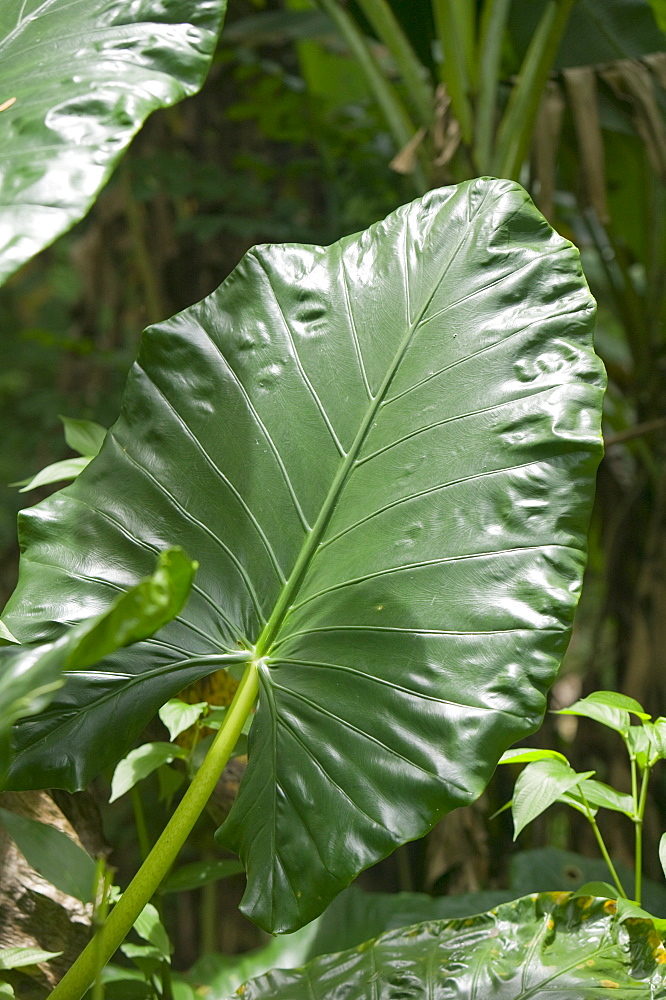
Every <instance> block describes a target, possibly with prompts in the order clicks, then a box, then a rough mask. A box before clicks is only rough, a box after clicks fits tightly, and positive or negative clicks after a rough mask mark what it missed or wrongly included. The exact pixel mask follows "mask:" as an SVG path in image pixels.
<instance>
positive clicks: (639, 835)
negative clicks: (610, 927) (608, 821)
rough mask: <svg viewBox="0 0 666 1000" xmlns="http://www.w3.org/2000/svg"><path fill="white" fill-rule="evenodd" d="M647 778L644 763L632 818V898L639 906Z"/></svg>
mask: <svg viewBox="0 0 666 1000" xmlns="http://www.w3.org/2000/svg"><path fill="white" fill-rule="evenodd" d="M649 780H650V766H649V764H648V763H646V765H645V770H644V771H643V778H642V781H641V794H640V798H639V800H638V808H637V809H636V817H635V819H634V826H635V835H636V851H635V859H634V864H635V870H634V899H635V900H636V902H637V903H638V905H639V906H640V905H641V894H642V891H643V818H644V816H645V805H646V802H647V790H648V782H649Z"/></svg>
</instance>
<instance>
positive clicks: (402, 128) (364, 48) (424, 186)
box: [318, 0, 428, 194]
mask: <svg viewBox="0 0 666 1000" xmlns="http://www.w3.org/2000/svg"><path fill="white" fill-rule="evenodd" d="M318 3H319V6H320V7H321V8H322V9H323V10H325V11H326V13H327V14H328V16H329V17H330V18H331V20H332V21H333V23H334V24H335V26H336V27H337V29H338V31H339V32H340V34H341V35H342V37H343V38H344V40H345V42H346V43H347V46H348V47H349V50H350V52H351V54H352V55H353V56H354V58H355V60H356V62H357V64H358V66H359V68H360V69H361V71H362V72H363V74H364V76H365V79H366V83H367V84H368V87H369V89H370V92H371V94H372V96H373V97H374V99H375V100H376V102H377V104H378V105H379V108H380V111H381V112H382V114H383V116H384V119H385V121H386V124H387V125H388V127H389V130H390V131H391V133H392V135H393V138H394V139H395V142H396V145H397V147H398V150H400V149H402V148H403V147H404V146H406V145H407V143H408V142H409V141H410V140H411V139H413V138H414V133H415V132H416V127H415V126H414V124H413V122H412V121H411V119H410V117H409V115H408V113H407V110H406V108H405V106H404V104H403V103H402V101H401V100H400V98H399V97H398V95H397V94H396V92H395V88H394V87H392V86H391V84H390V83H389V82H388V80H387V79H386V78H385V76H384V74H383V73H382V71H381V69H380V67H379V65H378V63H377V60H376V59H375V57H374V56H373V54H372V52H371V51H370V49H369V47H368V45H367V43H366V41H365V38H364V37H363V33H362V32H361V31H360V29H359V27H358V25H357V24H356V22H355V21H354V19H353V18H352V17H351V16H350V15H349V14H348V13H347V11H346V10H344V9H343V8H342V7H341V6H340V4H339V3H338V2H337V0H318ZM414 183H415V187H416V189H417V191H418V192H419V193H420V194H423V193H425V192H426V191H427V190H428V183H427V180H426V177H425V174H424V172H423V168H422V167H421V166H420V165H417V167H416V170H415V171H414Z"/></svg>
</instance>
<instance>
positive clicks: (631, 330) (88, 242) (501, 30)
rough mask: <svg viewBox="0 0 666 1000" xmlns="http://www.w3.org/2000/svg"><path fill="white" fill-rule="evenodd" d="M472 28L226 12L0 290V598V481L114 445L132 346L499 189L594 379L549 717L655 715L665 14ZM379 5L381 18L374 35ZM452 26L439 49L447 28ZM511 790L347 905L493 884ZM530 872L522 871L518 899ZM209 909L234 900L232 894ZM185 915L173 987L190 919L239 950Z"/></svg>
mask: <svg viewBox="0 0 666 1000" xmlns="http://www.w3.org/2000/svg"><path fill="white" fill-rule="evenodd" d="M476 6H477V10H476V11H475V10H474V4H473V3H471V2H470V3H462V4H461V3H458V2H457V0H433V2H432V3H431V2H430V0H390V4H386V3H385V2H384V0H358V2H353V0H349V2H348V3H345V2H343V0H318V2H315V0H230V3H229V12H228V17H227V24H226V27H225V30H224V32H223V35H222V38H221V41H220V44H219V47H218V51H217V54H216V57H215V61H214V65H213V69H212V71H211V73H210V76H209V79H208V81H207V83H206V85H205V86H204V88H203V90H202V91H201V93H200V94H199V95H197V96H196V97H194V98H192V99H190V100H188V101H186V102H184V103H183V104H180V105H178V106H176V107H174V108H171V109H169V110H166V111H163V112H159V113H157V114H155V115H153V117H152V118H151V119H150V120H149V121H148V123H147V125H146V126H145V128H144V129H143V130H142V131H141V133H140V134H139V135H138V137H137V138H136V140H135V141H134V143H133V145H132V147H131V149H130V151H129V153H128V155H127V156H126V157H125V159H124V161H123V163H122V165H121V167H120V169H119V170H118V171H117V172H116V174H115V176H114V177H113V179H112V180H111V182H110V183H109V185H108V186H107V188H106V189H105V190H104V192H103V193H102V196H101V197H100V198H99V200H98V202H97V204H96V205H95V207H94V209H93V210H92V211H91V213H90V214H89V215H88V217H87V218H86V219H85V220H84V221H83V222H81V223H80V224H78V225H77V226H76V227H75V228H74V229H73V230H72V231H71V232H70V233H69V234H67V235H66V236H65V237H63V238H61V239H60V240H59V241H58V242H57V243H55V244H54V245H53V246H52V247H51V248H50V249H48V250H46V251H45V252H43V253H42V254H40V255H39V256H38V257H37V258H35V259H33V260H32V261H31V262H30V263H29V264H28V265H26V266H25V267H23V269H22V270H21V271H19V272H18V273H17V274H16V275H14V277H13V278H12V279H10V281H9V282H8V283H7V285H6V286H5V287H4V288H3V290H2V291H1V292H0V331H1V335H2V345H3V365H2V368H1V369H0V420H1V421H2V428H3V434H2V436H1V437H0V549H1V550H2V561H1V563H0V566H1V572H0V591H1V592H2V593H1V595H0V596H2V598H3V599H4V598H6V597H7V596H8V595H9V593H10V591H11V589H12V587H13V585H14V582H15V575H16V567H17V556H18V551H17V543H16V533H15V519H16V512H17V510H18V509H19V507H20V506H23V505H24V504H25V497H23V496H19V495H18V493H17V491H16V489H13V488H10V487H9V486H8V485H7V484H8V483H10V482H13V481H15V480H20V479H22V478H23V477H25V476H27V475H29V474H31V473H34V472H36V471H37V470H38V469H40V468H42V467H43V466H45V465H47V464H48V463H50V462H53V461H57V460H59V459H62V458H65V457H67V456H68V455H69V454H70V453H69V451H68V449H67V448H66V445H65V443H64V438H63V434H62V425H61V423H60V421H59V420H58V414H64V415H66V416H69V417H77V418H87V419H93V420H96V421H98V422H99V423H101V424H103V425H105V426H109V425H110V424H111V423H112V422H113V420H114V419H115V416H116V414H117V411H118V407H119V399H120V394H121V391H122V386H123V384H124V381H125V377H126V374H127V371H128V368H129V365H130V363H131V361H132V359H133V357H134V355H135V353H136V350H137V347H138V342H139V337H140V331H141V330H142V329H143V328H144V327H145V326H146V325H147V324H149V323H151V322H154V321H156V320H160V319H163V318H165V317H167V316H169V315H171V314H172V313H174V312H176V311H178V310H180V309H182V308H184V307H186V306H188V305H190V304H191V303H193V302H195V301H197V300H199V299H201V298H202V297H203V296H205V295H206V294H208V293H209V292H211V291H212V290H213V289H214V288H216V287H217V286H218V285H219V284H220V282H221V281H222V280H223V279H224V278H225V276H226V275H227V274H228V273H229V272H230V270H231V269H232V268H233V267H234V265H235V264H236V263H237V261H238V260H239V258H240V257H241V256H242V254H243V253H244V252H245V251H246V250H247V249H248V248H249V247H250V246H252V245H253V244H256V243H262V242H291V241H294V242H305V243H309V242H311V243H323V244H327V243H330V242H332V241H334V240H336V239H338V238H339V237H341V236H343V235H345V234H348V233H351V232H354V231H357V230H360V229H363V228H365V227H366V226H368V225H369V224H371V223H372V222H373V221H375V220H377V219H378V218H381V217H382V216H384V215H386V214H387V213H388V212H390V211H391V210H392V209H394V208H395V207H397V206H398V205H399V204H401V203H403V202H405V201H407V200H409V199H411V198H413V197H415V196H416V195H417V194H418V193H420V192H421V191H422V190H424V189H427V188H428V187H432V186H435V185H438V184H442V183H450V182H455V181H459V180H462V179H464V178H465V177H468V176H473V175H475V174H477V173H490V172H495V173H499V174H504V175H508V176H515V177H517V178H518V179H520V181H521V182H522V183H523V184H524V185H525V186H526V187H527V188H528V189H529V190H530V192H531V193H532V196H533V197H534V198H535V200H536V202H537V204H538V205H539V206H540V208H541V209H542V211H543V212H544V214H545V215H546V216H547V217H548V218H549V220H550V221H551V223H552V224H553V225H554V226H555V227H556V228H557V229H558V230H559V231H560V232H561V233H563V234H564V235H565V236H567V237H568V238H570V239H572V240H573V241H574V242H575V243H576V244H577V245H578V246H579V247H580V249H581V253H582V257H583V264H584V268H585V273H586V275H587V278H588V281H589V283H590V285H591V287H592V290H593V293H594V294H595V296H596V298H597V300H598V303H599V318H598V327H597V347H598V350H599V352H600V354H601V355H602V357H603V359H604V361H605V363H606V366H607V369H608V373H609V392H608V396H607V403H606V413H605V427H604V433H605V437H606V443H607V455H606V458H605V460H604V462H603V465H602V468H601V472H600V478H599V487H598V496H597V505H596V509H595V513H594V517H593V523H592V528H591V534H590V561H589V568H588V574H587V580H586V585H585V588H584V592H583V598H582V601H581V607H580V612H579V615H578V619H577V623H576V629H575V632H574V638H573V640H572V643H571V646H570V650H569V653H568V655H567V660H566V662H565V665H564V668H563V671H562V675H561V679H560V680H559V681H558V683H557V685H556V686H555V688H554V690H553V694H552V700H553V707H560V706H561V705H563V704H569V703H570V702H572V701H573V700H575V698H576V697H578V696H579V694H580V693H587V692H589V691H590V690H593V689H594V688H599V687H602V688H608V689H615V690H619V691H624V692H626V693H627V694H630V695H632V696H634V697H635V698H637V699H638V700H639V701H640V702H642V703H643V704H644V705H645V707H646V708H647V710H648V711H649V712H651V713H653V714H655V715H659V714H666V669H665V663H664V649H666V466H665V464H664V458H665V455H664V451H665V448H664V440H665V439H666V433H665V432H666V329H665V319H666V36H664V34H663V31H662V30H661V29H664V28H666V10H665V8H664V4H663V2H662V0H654V2H653V3H652V4H651V3H649V2H648V0H579V2H578V3H576V4H574V3H571V2H569V0H514V2H513V3H511V2H509V0H506V2H505V0H486V2H485V3H482V2H480V0H479V3H478V4H477V5H476ZM387 7H388V9H389V11H390V13H391V15H392V16H393V17H395V19H396V20H395V21H390V22H387V21H386V18H385V14H386V9H387ZM456 11H457V12H458V15H460V19H459V21H458V23H457V28H456V31H458V30H459V34H458V36H456V35H455V32H453V33H451V32H449V31H448V28H447V31H444V30H443V25H444V24H446V25H447V26H448V25H450V23H451V22H450V21H448V20H447V18H450V17H452V18H453V19H454V21H455V17H456V16H457V15H456ZM461 11H463V13H462V14H461V13H460V12H461ZM465 11H467V13H464V12H465ZM470 12H471V13H472V15H475V14H476V13H479V14H483V15H484V16H483V17H479V19H478V22H477V21H476V18H475V17H474V18H473V21H474V24H473V27H472V29H471V35H472V36H473V37H470V25H469V23H466V18H467V15H468V14H469V13H470ZM491 15H492V17H495V18H498V20H497V21H492V17H491ZM557 17H560V19H561V24H559V25H558V24H556V23H554V22H553V20H552V19H553V18H555V19H557ZM548 18H550V19H551V20H550V21H548ZM544 25H545V27H544ZM540 26H541V27H540ZM546 29H548V31H550V34H547V33H546V34H544V32H546ZM540 31H541V35H540ZM539 38H541V39H542V44H541V43H539V44H541V49H539V48H538V44H537V43H538V40H539ZM544 39H545V41H544ZM535 40H536V41H535ZM470 52H471V53H472V55H471V57H470V58H469V59H467V55H468V54H469V53H470ZM475 54H476V55H475ZM459 56H460V57H461V58H458V57H459ZM466 60H467V61H466ZM484 109H485V110H484ZM49 489H50V488H49ZM46 493H47V490H46V489H44V488H42V489H41V490H36V491H34V493H32V494H29V502H36V501H37V500H38V499H41V497H42V496H45V495H46ZM175 541H177V540H175ZM3 603H4V600H3ZM558 727H559V728H556V726H555V724H554V723H553V722H552V721H551V719H550V717H548V718H547V721H546V724H545V726H544V728H543V730H542V731H541V732H540V733H539V734H537V735H536V737H535V744H536V745H543V746H551V747H557V748H558V749H561V750H564V752H566V753H567V754H568V755H569V756H570V758H571V760H572V763H573V764H574V766H576V767H578V768H579V769H582V768H588V767H589V768H595V769H596V770H597V776H598V777H599V778H600V779H601V780H605V781H609V782H610V783H612V784H614V785H615V786H616V787H621V788H622V787H625V786H627V784H628V781H629V775H628V768H627V766H626V761H625V760H624V758H623V756H622V750H621V745H620V741H619V740H617V743H616V742H614V738H613V734H608V736H606V731H605V730H600V727H596V728H594V727H590V728H589V729H588V727H587V725H586V724H585V720H581V721H580V723H579V725H578V726H577V725H576V722H575V721H574V720H573V719H568V720H560V721H559V722H558ZM576 729H577V730H578V731H577V732H576ZM574 736H576V742H575V744H573V745H572V740H573V737H574ZM508 771H509V769H505V771H504V773H503V774H502V775H498V777H497V778H496V779H495V783H494V784H493V785H492V786H491V788H490V789H489V791H488V792H487V793H486V795H485V796H484V798H483V799H482V800H481V802H480V803H478V804H477V805H475V806H474V807H471V808H470V809H468V810H459V811H458V812H457V813H454V814H452V815H451V816H450V817H447V819H446V820H445V821H444V822H443V823H442V824H440V825H439V826H438V827H437V828H436V829H435V831H433V834H431V836H430V838H429V839H428V840H427V841H426V842H424V843H419V844H416V845H408V846H407V847H406V848H402V849H401V850H400V851H398V852H397V854H396V855H395V856H394V857H393V858H392V859H388V860H387V861H386V862H384V863H382V865H380V866H378V868H377V869H376V870H374V872H371V873H369V874H368V875H366V876H365V877H364V878H365V884H366V885H370V886H372V887H373V888H381V889H386V890H391V891H393V890H396V889H403V890H414V889H426V890H428V891H432V892H435V893H444V892H453V893H460V892H469V891H479V890H481V889H488V888H496V887H505V886H506V885H508V884H509V881H508V880H509V876H508V875H507V871H508V868H507V859H508V856H509V854H510V852H511V850H512V848H511V831H510V828H509V822H508V819H507V818H506V814H504V815H503V816H501V817H499V818H498V819H496V820H493V821H490V822H489V821H488V818H487V817H488V815H489V814H491V813H492V812H493V811H494V810H495V809H496V808H498V807H499V806H500V805H502V804H503V802H504V801H506V800H507V799H508V798H509V797H510V794H511V785H512V781H513V777H514V776H512V775H510V774H509V773H508ZM158 791H159V790H158V788H157V786H155V788H154V789H153V790H152V791H147V792H146V802H147V807H146V810H145V811H146V814H147V815H148V816H149V817H150V819H149V823H150V822H152V821H153V819H155V818H157V819H159V813H160V809H161V808H162V806H161V805H160V804H159V803H158V801H157V797H158ZM665 791H666V782H664V781H663V780H662V783H661V786H660V785H659V778H658V776H657V779H656V781H655V784H654V798H653V801H652V803H651V806H650V811H649V813H648V835H649V844H648V850H647V851H646V857H647V862H646V874H647V875H648V876H652V877H653V878H657V877H659V865H658V860H657V851H656V844H657V841H658V838H659V835H660V833H661V831H663V830H664V829H665V828H666V804H665V803H666V796H665V795H664V792H665ZM153 799H154V800H155V801H154V802H153ZM153 807H154V808H153ZM604 833H605V834H606V835H607V837H608V842H609V844H610V846H611V851H612V853H614V856H615V857H616V858H617V859H618V860H619V861H620V863H622V862H625V863H629V862H630V857H631V855H630V851H629V849H628V845H629V843H630V833H631V831H630V830H629V829H628V828H627V829H626V830H625V829H624V828H623V827H621V825H620V824H619V823H616V824H610V826H609V829H608V830H605V831H604ZM109 836H110V839H111V840H112V841H113V839H114V837H116V838H117V840H116V843H117V845H119V848H120V850H119V854H118V857H119V858H121V859H122V860H121V861H118V859H116V863H118V864H120V865H121V867H123V866H127V867H128V868H132V867H133V864H134V859H133V857H132V847H131V843H130V841H131V835H130V834H128V833H127V828H126V825H125V824H124V821H123V819H122V817H121V818H120V819H115V820H111V821H110V832H109ZM587 837H588V834H587V832H586V831H584V830H583V828H582V826H579V825H578V824H577V823H576V821H575V818H572V816H570V815H567V814H566V813H565V812H563V811H562V812H558V811H557V810H552V811H551V812H550V813H548V814H547V816H546V817H545V818H543V819H542V820H541V821H539V822H537V823H535V824H534V825H533V827H531V828H530V830H529V831H528V832H527V833H526V834H524V835H522V836H521V838H520V841H519V846H521V847H522V848H542V847H544V846H549V847H551V848H559V849H574V850H576V851H579V852H581V853H589V854H590V855H592V856H595V854H596V851H595V847H594V844H593V843H591V842H589V841H588V839H587ZM127 838H130V839H129V840H128V839H127ZM202 840H203V841H208V838H207V836H206V837H204V838H202ZM208 842H209V841H208ZM194 844H195V846H194V847H192V850H196V840H195V842H194ZM543 871H544V865H543V863H542V862H540V863H539V865H537V867H536V868H535V870H534V873H533V874H534V877H535V878H536V875H537V873H539V872H540V873H543ZM567 877H568V878H570V881H569V882H567V881H566V879H567ZM562 878H563V879H564V885H561V886H560V887H563V888H565V887H567V886H568V885H570V884H575V874H574V875H572V874H571V871H570V870H569V875H567V869H566V866H565V868H563V869H562ZM571 879H573V881H571ZM553 881H554V883H556V875H555V874H554V875H553ZM224 886H225V887H226V888H225V890H224V891H225V893H227V894H229V893H231V896H234V893H237V888H238V886H236V887H235V888H234V886H235V883H234V881H233V880H231V881H229V880H227V881H226V882H225V883H224ZM556 887H557V885H556V884H553V885H547V886H546V885H541V886H538V885H536V884H535V885H534V886H533V888H556ZM201 892H202V893H203V894H204V895H203V897H202V898H201V899H199V898H198V897H197V896H196V894H195V895H194V896H192V898H191V899H190V898H189V897H188V894H182V900H183V901H182V903H181V904H179V905H180V907H181V909H180V910H179V911H178V913H177V914H176V916H175V917H174V920H175V921H176V922H177V924H178V926H179V927H180V931H179V932H178V933H176V935H175V939H176V940H179V941H180V942H181V952H182V954H181V958H180V961H181V964H182V963H185V964H188V963H190V962H192V961H193V960H194V958H196V941H197V934H196V933H194V932H193V931H192V930H191V928H192V927H194V926H196V925H197V920H200V921H201V926H202V927H203V928H204V931H202V933H204V936H205V941H206V946H207V949H208V950H215V949H221V948H222V947H224V948H225V949H226V950H234V949H235V948H237V947H238V948H242V947H246V946H247V945H248V944H250V943H252V940H253V938H252V934H253V932H252V931H251V930H249V929H248V927H247V926H246V922H244V921H243V918H241V917H238V916H237V915H235V914H233V900H232V899H231V897H230V896H228V895H227V896H226V897H225V899H226V902H225V904H224V911H225V912H227V913H228V914H229V913H232V914H233V915H232V916H228V917H225V918H224V920H221V921H217V923H215V927H216V928H217V929H211V928H213V924H212V923H211V916H210V915H211V913H213V914H214V913H215V912H216V910H217V908H218V906H219V904H220V897H219V896H218V895H217V894H218V893H221V892H222V889H221V888H220V887H219V886H215V887H213V888H210V887H207V888H206V889H205V890H201ZM180 898H181V897H179V899H180ZM188 900H189V901H188ZM188 908H189V909H188ZM197 908H198V909H197ZM197 913H198V914H199V916H198V917H197V916H196V914H197ZM206 914H208V916H206ZM239 921H240V923H239ZM188 928H190V929H188ZM206 935H207V936H206ZM223 939H224V940H223Z"/></svg>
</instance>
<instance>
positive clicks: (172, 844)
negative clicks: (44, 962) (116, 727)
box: [50, 659, 259, 1000]
mask: <svg viewBox="0 0 666 1000" xmlns="http://www.w3.org/2000/svg"><path fill="white" fill-rule="evenodd" d="M258 691H259V674H258V669H257V661H256V660H255V659H252V660H250V661H249V662H248V665H247V667H246V668H245V673H244V674H243V678H242V680H241V682H240V684H239V686H238V690H237V691H236V695H235V697H234V700H233V701H232V703H231V705H230V706H229V711H228V712H227V714H226V716H225V719H224V723H223V725H222V727H221V728H220V731H219V733H218V734H217V736H216V737H215V740H214V741H213V743H212V745H211V748H210V750H209V751H208V753H207V754H206V756H205V758H204V760H203V763H202V765H201V767H200V768H199V770H198V771H197V773H196V775H195V776H194V779H193V781H192V784H191V785H190V787H189V788H188V789H187V791H186V792H185V795H184V796H183V798H182V799H181V801H180V803H179V804H178V806H177V808H176V810H175V812H174V814H173V816H172V817H171V819H170V820H169V822H168V823H167V825H166V826H165V828H164V830H163V832H162V834H161V835H160V837H159V839H158V840H157V841H156V843H155V846H154V847H153V849H152V850H151V852H150V854H149V855H148V857H147V858H146V860H145V861H144V863H143V864H142V865H141V867H140V868H139V870H138V872H137V873H136V875H135V876H134V878H133V879H132V881H131V882H130V884H129V885H128V887H127V889H126V890H125V892H124V893H123V895H122V896H121V898H120V899H119V900H118V902H117V903H116V905H115V906H114V908H113V910H112V911H111V913H110V914H109V916H108V919H107V920H106V923H105V924H104V926H103V927H102V928H100V930H99V931H98V932H97V934H95V936H94V937H93V939H92V941H90V942H89V943H88V945H87V946H86V947H85V949H84V950H83V951H82V952H81V954H80V955H79V957H78V958H77V960H76V962H75V963H74V965H73V966H72V967H71V969H69V971H68V972H66V973H65V975H64V976H63V978H62V979H61V980H60V982H59V983H58V985H57V986H56V988H55V989H54V990H53V991H52V993H51V996H50V1000H80V998H81V997H82V996H83V994H84V993H85V992H86V990H87V989H88V987H89V986H90V985H91V984H92V983H93V981H94V980H95V977H96V975H97V972H98V969H99V967H100V962H101V964H102V965H105V964H106V963H107V962H108V961H109V959H110V958H111V956H112V955H113V954H114V952H115V951H116V949H117V948H118V947H119V946H120V945H121V944H122V942H123V940H124V939H125V937H126V935H127V933H128V932H129V931H130V929H131V927H132V925H133V923H134V921H135V920H136V918H137V917H138V916H139V914H140V913H141V911H142V910H143V908H144V906H145V905H146V903H148V902H150V899H151V897H152V896H153V894H154V893H155V891H156V889H157V887H158V886H159V884H160V882H161V881H162V879H163V878H164V877H165V875H166V874H167V873H168V871H169V869H170V868H171V866H172V864H173V863H174V861H175V860H176V857H177V855H178V853H179V851H180V849H181V847H182V846H183V844H184V843H185V841H186V839H187V837H188V835H189V833H190V831H191V830H192V827H193V826H194V824H195V823H196V821H197V819H198V818H199V816H200V815H201V813H202V811H203V809H204V806H205V805H206V803H207V802H208V799H209V798H210V795H211V793H212V791H213V789H214V788H215V785H216V784H217V782H218V780H219V778H220V775H221V774H222V771H223V769H224V766H225V764H226V763H227V761H228V760H229V757H230V756H231V753H232V751H233V748H234V746H235V745H236V742H237V740H238V737H239V736H240V733H241V730H242V728H243V724H244V722H245V720H246V719H247V717H248V715H249V714H250V711H251V709H252V706H253V705H254V702H255V700H256V697H257V694H258Z"/></svg>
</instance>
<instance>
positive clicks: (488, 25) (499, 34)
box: [474, 0, 511, 174]
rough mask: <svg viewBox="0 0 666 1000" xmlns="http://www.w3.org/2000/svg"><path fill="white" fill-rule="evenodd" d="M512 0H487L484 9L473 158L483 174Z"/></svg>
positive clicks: (489, 155) (490, 145) (487, 162)
mask: <svg viewBox="0 0 666 1000" xmlns="http://www.w3.org/2000/svg"><path fill="white" fill-rule="evenodd" d="M510 7H511V0H488V2H487V3H486V6H485V8H484V11H483V21H482V24H481V39H480V41H479V96H478V103H477V115H476V129H475V132H476V134H475V142H474V161H475V165H476V169H477V170H478V171H479V173H481V174H483V173H486V172H488V171H490V169H491V159H492V149H493V135H494V127H495V110H496V107H497V88H498V84H499V76H500V70H501V62H502V40H503V38H504V29H505V27H506V20H507V17H508V15H509V9H510Z"/></svg>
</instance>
